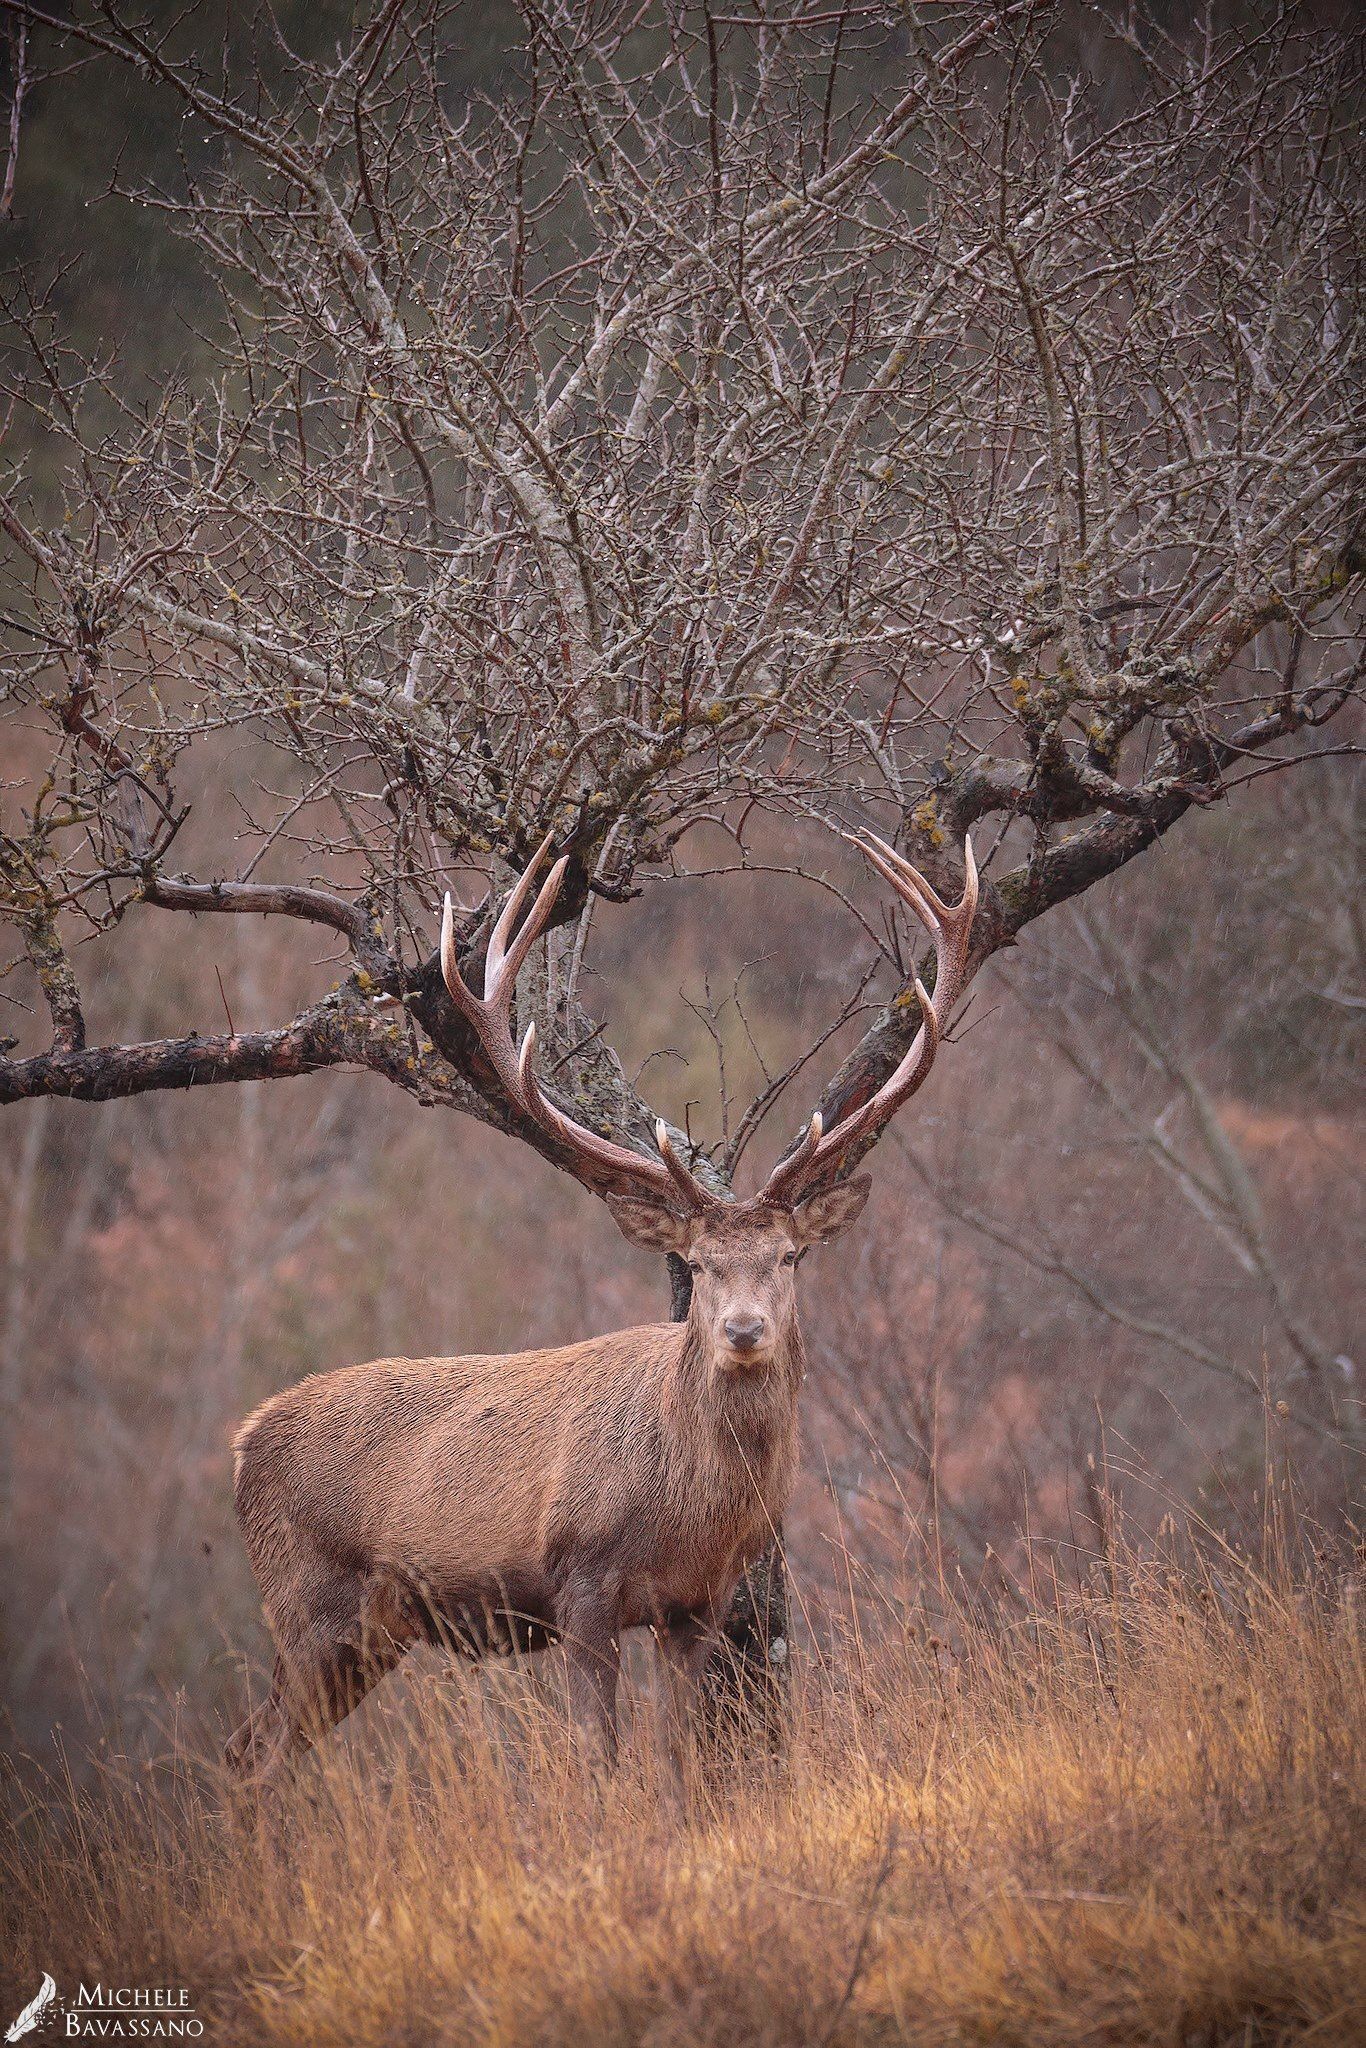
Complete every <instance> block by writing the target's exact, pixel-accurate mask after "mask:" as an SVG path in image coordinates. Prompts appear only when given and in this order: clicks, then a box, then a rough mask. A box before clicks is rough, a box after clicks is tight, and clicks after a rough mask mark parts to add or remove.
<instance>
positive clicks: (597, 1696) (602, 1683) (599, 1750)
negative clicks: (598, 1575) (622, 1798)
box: [558, 1585, 621, 1765]
mask: <svg viewBox="0 0 1366 2048" xmlns="http://www.w3.org/2000/svg"><path fill="white" fill-rule="evenodd" d="M617 1608H618V1602H617V1600H616V1599H615V1598H614V1597H612V1596H611V1595H610V1594H609V1592H608V1590H607V1589H606V1588H604V1587H591V1588H590V1587H587V1586H583V1585H578V1586H571V1587H570V1588H568V1589H567V1590H566V1592H565V1594H564V1596H563V1598H562V1599H561V1601H560V1603H559V1616H558V1625H559V1633H560V1637H561V1640H562V1641H563V1643H564V1647H565V1654H566V1657H567V1658H568V1661H569V1714H570V1719H571V1720H572V1722H573V1724H574V1730H575V1733H576V1735H577V1736H578V1738H579V1741H580V1743H581V1744H582V1746H583V1749H584V1751H585V1754H586V1755H587V1756H588V1757H589V1758H590V1760H591V1761H593V1762H595V1763H601V1764H607V1765H611V1764H614V1763H615V1762H616V1760H617V1678H618V1675H619V1672H620V1669H621V1641H620V1635H619V1630H618V1618H617Z"/></svg>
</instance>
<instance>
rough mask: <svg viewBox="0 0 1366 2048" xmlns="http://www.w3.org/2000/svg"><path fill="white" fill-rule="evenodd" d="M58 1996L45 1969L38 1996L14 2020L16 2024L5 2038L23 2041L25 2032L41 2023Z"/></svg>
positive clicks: (27, 2032) (31, 2030)
mask: <svg viewBox="0 0 1366 2048" xmlns="http://www.w3.org/2000/svg"><path fill="white" fill-rule="evenodd" d="M56 1996H57V1986H56V1985H55V1984H54V1983H53V1981H52V1979H51V1977H49V1976H48V1974H47V1972H46V1970H45V1971H44V1972H43V1981H42V1983H41V1984H40V1985H39V1987H38V1996H37V1997H36V1998H31V1999H30V2000H29V2002H28V2004H27V2005H26V2006H25V2007H24V2009H23V2011H22V2012H21V2013H20V2015H19V2017H18V2019H17V2020H16V2021H15V2022H14V2025H13V2026H12V2027H11V2028H10V2030H9V2032H8V2033H7V2034H6V2035H5V2039H6V2040H7V2041H22V2039H23V2038H24V2035H25V2034H31V2033H32V2032H33V2029H34V2028H35V2027H36V2026H39V2025H40V2024H41V2022H42V2017H43V2014H44V2013H45V2012H46V2011H47V2009H48V2007H49V2006H50V2005H51V2003H52V2001H53V1999H54V1998H55V1997H56Z"/></svg>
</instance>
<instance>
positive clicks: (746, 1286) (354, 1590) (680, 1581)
mask: <svg viewBox="0 0 1366 2048" xmlns="http://www.w3.org/2000/svg"><path fill="white" fill-rule="evenodd" d="M866 1192H867V1183H866V1181H864V1180H859V1181H856V1182H852V1183H849V1184H846V1185H845V1186H843V1187H840V1188H837V1189H834V1190H831V1191H830V1192H829V1193H828V1194H826V1195H824V1196H818V1197H816V1198H814V1199H813V1200H812V1201H810V1202H808V1203H806V1204H805V1205H804V1206H803V1207H802V1208H800V1209H798V1210H797V1211H796V1212H795V1213H794V1212H789V1211H786V1210H782V1209H777V1208H769V1207H767V1206H766V1205H763V1204H760V1203H753V1204H743V1205H742V1204H736V1205H734V1206H733V1207H731V1208H727V1209H720V1210H715V1211H709V1212H707V1213H706V1214H705V1215H704V1216H702V1217H699V1218H697V1219H696V1220H695V1221H692V1222H683V1221H680V1220H677V1219H672V1218H669V1217H667V1216H666V1215H665V1214H664V1213H663V1212H660V1211H653V1212H652V1211H651V1210H650V1208H649V1207H648V1206H647V1205H646V1204H644V1203H637V1202H629V1201H616V1202H614V1203H613V1205H612V1206H613V1208H614V1210H615V1212H616V1213H617V1216H618V1220H619V1221H620V1222H622V1224H623V1227H624V1228H626V1229H627V1231H628V1233H629V1234H630V1235H631V1236H633V1237H635V1238H636V1239H637V1241H640V1242H644V1243H647V1244H649V1245H651V1246H653V1247H654V1248H656V1249H674V1250H677V1251H679V1252H680V1253H682V1254H686V1255H687V1257H688V1258H689V1261H690V1263H691V1265H692V1266H693V1268H694V1283H693V1301H692V1307H691V1310H690V1312H689V1315H688V1319H687V1321H686V1322H683V1323H666V1324H662V1325H653V1326H647V1327H645V1328H643V1329H636V1330H620V1331H616V1332H614V1333H613V1334H612V1335H611V1336H607V1337H597V1338H592V1339H590V1340H589V1341H588V1342H586V1343H582V1344H571V1345H567V1346H565V1347H564V1348H562V1349H556V1350H547V1351H524V1352H517V1353H514V1354H512V1355H511V1356H508V1357H492V1358H426V1359H379V1360H376V1361H374V1362H373V1363H371V1364H368V1365H359V1366H351V1367H349V1368H347V1369H345V1370H343V1371H340V1372H331V1373H322V1374H319V1375H317V1376H315V1377H313V1378H311V1379H306V1380H304V1381H302V1382H301V1383H300V1384H299V1385H298V1386H295V1387H291V1388H289V1389H288V1390H287V1391H286V1392H285V1393H283V1394H277V1395H276V1396H275V1397H274V1399H273V1400H270V1401H267V1402H266V1403H265V1404H264V1406H263V1407H261V1408H259V1409H257V1411H256V1413H255V1414H254V1415H252V1416H250V1417H249V1418H248V1420H247V1421H246V1423H245V1424H244V1425H243V1427H242V1429H241V1431H240V1432H239V1434H238V1437H237V1443H236V1500H237V1512H238V1516H239V1519H240V1521H241V1525H242V1531H243V1535H244V1537H245V1539H246V1544H247V1549H248V1551H249V1553H250V1556H251V1560H252V1564H253V1566H254V1568H255V1572H256V1577H257V1580H258V1582H259V1584H260V1587H261V1592H262V1596H263V1599H264V1603H265V1609H266V1614H267V1617H268V1619H269V1621H270V1625H271V1628H272V1631H273V1633H274V1636H275V1641H276V1646H277V1652H278V1655H277V1660H276V1667H275V1679H274V1683H273V1685H272V1688H271V1692H270V1695H269V1697H268V1698H267V1700H266V1701H265V1702H264V1704H263V1705H262V1706H261V1707H259V1708H258V1709H257V1711H256V1712H255V1713H254V1714H253V1715H252V1716H251V1717H250V1718H249V1720H248V1721H247V1722H245V1723H244V1724H243V1726H242V1727H241V1728H240V1729H239V1730H238V1732H237V1734H236V1735H235V1736H234V1737H233V1740H232V1742H231V1744H230V1745H229V1759H230V1761H231V1762H232V1763H233V1764H234V1765H235V1766H237V1767H238V1768H240V1769H242V1770H254V1771H257V1772H264V1773H267V1774H269V1773H271V1772H273V1771H274V1770H275V1769H276V1768H278V1766H279V1764H280V1763H281V1762H282V1761H283V1760H284V1758H285V1757H286V1756H287V1755H288V1754H289V1753H290V1752H291V1751H292V1750H294V1749H296V1748H299V1747H302V1746H304V1745H305V1744H306V1743H307V1742H308V1741H310V1740H311V1739H313V1737H314V1736H316V1734H317V1733H319V1732H320V1731H321V1730H322V1729H324V1728H326V1727H328V1726H330V1725H331V1724H333V1723H334V1722H336V1721H338V1720H340V1719H342V1718H343V1717H344V1716H345V1715H346V1714H347V1713H349V1712H350V1710H351V1708H352V1707H353V1706H355V1705H356V1703H357V1702H358V1701H359V1700H360V1699H361V1697H363V1695H364V1694H365V1692H367V1691H368V1690H369V1688H370V1687H371V1686H372V1685H373V1684H374V1683H375V1681H376V1680H377V1679H379V1678H380V1677H382V1676H383V1675H384V1673H385V1672H386V1671H389V1670H391V1669H392V1668H393V1666H394V1665H395V1664H396V1663H397V1662H398V1661H399V1659H400V1658H401V1657H402V1656H403V1655H404V1653H405V1651H406V1650H407V1649H408V1648H409V1647H410V1646H411V1645H412V1644H414V1643H416V1642H421V1641H444V1642H446V1643H448V1644H449V1645H451V1646H453V1647H455V1648H457V1649H463V1650H467V1651H470V1652H471V1653H479V1652H482V1651H486V1650H490V1649H497V1648H500V1647H504V1646H507V1645H511V1644H514V1643H515V1644H517V1645H518V1646H520V1647H522V1648H525V1649H535V1648H538V1647H540V1646H542V1645H544V1644H546V1643H548V1642H552V1641H555V1640H557V1639H561V1640H563V1641H564V1643H565V1645H566V1649H567V1651H568V1663H569V1671H570V1704H571V1710H572V1712H573V1714H574V1716H575V1719H576V1721H577V1723H578V1724H579V1725H580V1727H581V1728H582V1729H583V1730H584V1732H585V1733H586V1735H587V1736H588V1738H589V1740H590V1741H591V1742H592V1743H593V1744H594V1745H595V1746H600V1747H601V1748H602V1749H603V1750H604V1751H606V1752H607V1753H608V1754H609V1755H610V1754H611V1753H612V1751H613V1749H614V1747H615V1719H614V1702H615V1693H616V1680H617V1661H618V1646H619V1642H620V1638H621V1633H622V1631H623V1630H624V1629H627V1628H632V1627H638V1626H649V1627H652V1628H653V1629H654V1630H655V1633H656V1636H657V1637H658V1639H659V1641H660V1644H661V1648H662V1649H663V1651H664V1653H665V1656H666V1658H667V1659H668V1660H669V1663H670V1665H671V1666H672V1667H673V1668H672V1672H671V1675H672V1676H675V1677H676V1678H677V1680H678V1682H679V1687H680V1690H686V1688H687V1686H688V1685H689V1684H690V1683H691V1681H692V1680H693V1679H694V1678H695V1676H696V1673H697V1670H698V1668H699V1666H700V1664H701V1662H702V1660H703V1658H704V1656H705V1654H706V1650H707V1648H708V1646H709V1644H710V1641H711V1638H712V1635H713V1632H714V1630H715V1628H716V1626H717V1624H718V1622H719V1620H720V1619H721V1617H722V1616H723V1615H724V1613H725V1610H726V1608H727V1606H728V1604H729V1601H730V1598H731V1595H732V1593H733V1591H734V1588H735V1585H736V1583H737V1581H738V1579H739V1576H740V1574H741V1572H742V1571H743V1570H744V1569H745V1567H746V1565H748V1564H749V1563H750V1562H751V1561H752V1560H753V1559H754V1558H755V1557H757V1556H758V1554H759V1553H760V1551H762V1550H763V1549H764V1548H765V1547H766V1546H767V1545H768V1543H769V1542H770V1541H771V1540H772V1538H773V1534H774V1531H775V1530H776V1528H777V1526H778V1523H779V1521H780V1520H781V1518H782V1515H783V1511H784V1509H785V1507H786V1505H787V1499H788V1494H789V1491H790V1489H791V1485H792V1479H793V1475H794V1472H795V1469H796V1462H797V1391H798V1388H799V1386H800V1384H801V1380H802V1375H803V1354H802V1343H801V1332H800V1328H799V1325H798V1321H797V1314H796V1298H795V1289H794V1286H793V1268H794V1265H795V1261H796V1257H797V1255H798V1254H799V1252H800V1251H801V1249H802V1248H803V1247H804V1246H805V1245H806V1244H808V1243H811V1242H814V1241H816V1240H817V1239H820V1238H826V1237H831V1236H833V1235H834V1234H835V1233H836V1232H837V1231H838V1230H840V1229H843V1228H844V1227H845V1226H846V1225H847V1224H848V1223H850V1222H852V1220H853V1218H854V1217H855V1216H856V1215H857V1214H858V1212H859V1210H860V1209H861V1208H862V1207H863V1202H864V1199H865V1196H866ZM756 1326H757V1327H756Z"/></svg>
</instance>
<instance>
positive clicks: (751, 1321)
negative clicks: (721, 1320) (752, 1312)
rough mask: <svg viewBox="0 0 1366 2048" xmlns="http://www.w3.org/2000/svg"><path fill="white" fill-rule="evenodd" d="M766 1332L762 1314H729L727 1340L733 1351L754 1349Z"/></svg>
mask: <svg viewBox="0 0 1366 2048" xmlns="http://www.w3.org/2000/svg"><path fill="white" fill-rule="evenodd" d="M763 1334H764V1319H763V1317H762V1316H728V1317H727V1318H726V1342H727V1344H729V1345H730V1347H731V1349H732V1351H753V1349H754V1348H755V1346H756V1345H757V1344H758V1342H759V1340H760V1338H761V1337H762V1336H763Z"/></svg>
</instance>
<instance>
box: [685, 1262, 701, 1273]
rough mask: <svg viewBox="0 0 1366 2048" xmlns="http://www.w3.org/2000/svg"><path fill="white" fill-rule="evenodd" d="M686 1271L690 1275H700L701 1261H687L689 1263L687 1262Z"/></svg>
mask: <svg viewBox="0 0 1366 2048" xmlns="http://www.w3.org/2000/svg"><path fill="white" fill-rule="evenodd" d="M688 1271H689V1272H690V1273H700V1272H701V1271H702V1261H701V1259H689V1261H688Z"/></svg>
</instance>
